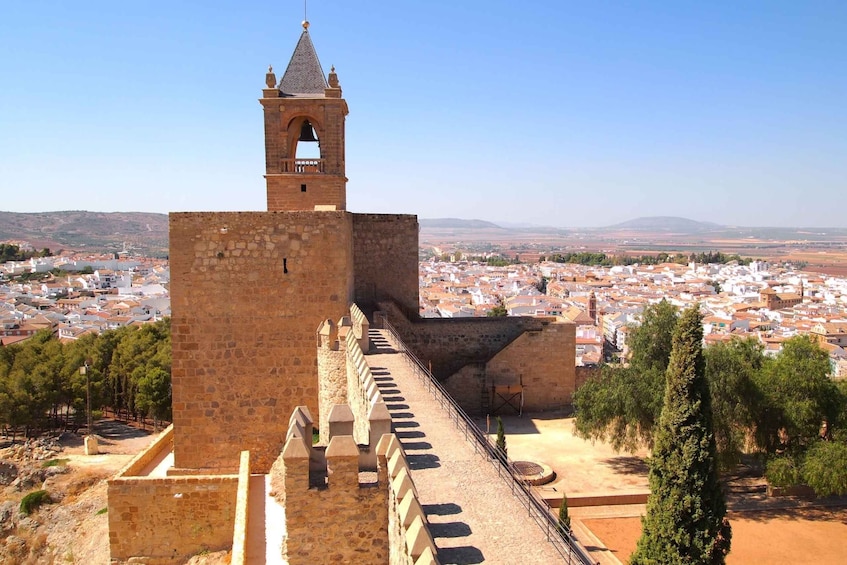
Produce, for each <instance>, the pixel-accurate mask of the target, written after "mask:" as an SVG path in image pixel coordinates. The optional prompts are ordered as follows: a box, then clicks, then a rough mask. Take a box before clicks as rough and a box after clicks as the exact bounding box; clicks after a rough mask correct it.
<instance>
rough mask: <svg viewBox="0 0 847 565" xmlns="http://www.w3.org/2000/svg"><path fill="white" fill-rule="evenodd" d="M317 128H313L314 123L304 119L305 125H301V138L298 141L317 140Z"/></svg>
mask: <svg viewBox="0 0 847 565" xmlns="http://www.w3.org/2000/svg"><path fill="white" fill-rule="evenodd" d="M317 140H318V138H317V137H315V130H314V129H312V124H310V123H309V120H303V125H302V126H300V139H299V140H298V141H317Z"/></svg>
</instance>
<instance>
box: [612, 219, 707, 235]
mask: <svg viewBox="0 0 847 565" xmlns="http://www.w3.org/2000/svg"><path fill="white" fill-rule="evenodd" d="M721 227H723V226H721V225H720V224H715V223H713V222H698V221H695V220H689V219H688V218H678V217H676V216H649V217H645V218H635V219H634V220H629V221H627V222H622V223H620V224H615V225H612V226H608V227H607V228H606V229H609V230H635V231H650V232H657V231H669V232H680V233H696V232H701V231H709V230H715V229H720V228H721Z"/></svg>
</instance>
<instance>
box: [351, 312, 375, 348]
mask: <svg viewBox="0 0 847 565" xmlns="http://www.w3.org/2000/svg"><path fill="white" fill-rule="evenodd" d="M350 319H351V320H352V322H353V333H354V334H355V335H356V339H357V340H358V342H359V347H360V348H361V349H362V351H363V352H365V353H367V352H368V351H370V350H371V339H370V336H369V335H368V332H369V331H370V329H371V324H370V322H369V321H368V318H367V317H366V316H365V313H364V312H362V310H361V309H360V308H359V307H358V306H357V305H356V303H353V304H351V305H350Z"/></svg>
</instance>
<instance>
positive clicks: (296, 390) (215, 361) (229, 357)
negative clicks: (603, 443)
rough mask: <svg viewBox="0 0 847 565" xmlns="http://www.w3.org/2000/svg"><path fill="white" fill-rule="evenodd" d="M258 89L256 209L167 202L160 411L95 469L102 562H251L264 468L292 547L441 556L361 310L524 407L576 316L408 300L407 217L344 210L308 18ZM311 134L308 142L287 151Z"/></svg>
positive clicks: (466, 395)
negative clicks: (166, 367) (166, 388)
mask: <svg viewBox="0 0 847 565" xmlns="http://www.w3.org/2000/svg"><path fill="white" fill-rule="evenodd" d="M260 103H261V105H262V108H263V111H264V124H265V169H266V170H265V178H266V181H267V208H268V209H267V211H266V212H189V213H173V214H171V215H170V266H171V280H172V283H171V301H172V312H173V316H172V322H171V326H172V346H173V364H172V383H173V426H172V427H171V428H169V429H168V431H167V432H166V433H165V434H163V435H162V436H161V437H160V438H158V439H157V441H156V442H155V443H154V444H153V445H152V446H151V447H150V448H149V449H148V450H147V451H145V452H143V453H141V454H140V455H139V456H138V457H137V458H136V459H135V460H133V462H131V463H130V464H129V466H128V467H126V468H125V469H124V470H123V471H122V472H121V473H120V474H119V475H118V476H117V477H116V478H115V479H112V480H111V481H110V482H109V528H110V533H109V535H110V545H111V552H112V559H113V561H115V562H126V561H129V560H130V559H132V558H143V561H142V562H144V563H149V564H155V563H181V562H184V561H185V560H186V559H187V557H188V556H190V555H192V554H194V553H197V552H199V551H203V550H211V551H214V550H220V549H228V550H231V551H232V555H233V557H232V563H243V562H246V561H245V559H246V558H245V546H246V541H245V540H246V536H247V533H246V532H247V530H248V516H249V512H248V506H249V504H251V502H250V501H251V500H252V498H251V497H252V496H253V495H251V489H252V488H254V486H253V485H255V484H256V483H255V481H254V478H256V477H259V478H260V480H264V479H262V478H261V477H265V478H267V479H268V481H269V484H270V485H271V490H272V492H271V495H272V496H273V497H274V498H275V499H276V500H277V501H278V502H279V503H280V504H281V505H282V506H284V512H285V530H286V534H285V537H284V541H283V540H280V547H281V548H282V551H284V552H285V553H286V555H287V559H288V560H289V562H290V563H292V564H294V563H322V562H355V563H416V564H417V563H437V562H438V561H437V550H436V546H435V544H434V542H433V539H432V536H431V535H430V534H429V532H428V530H427V525H426V524H427V522H426V516H425V515H424V513H423V511H422V510H421V506H420V504H419V503H418V502H417V498H416V490H415V486H414V482H413V479H414V476H413V475H414V473H413V472H412V471H410V470H409V468H408V465H407V464H406V462H405V455H404V452H403V448H402V444H401V442H400V441H399V440H398V439H397V438H396V437H395V436H394V435H393V434H392V422H391V416H390V415H389V413H388V411H387V410H386V407H385V403H384V402H383V401H382V398H381V396H380V393H379V390H378V388H377V386H376V384H375V382H374V379H373V376H372V375H371V374H370V371H369V369H368V366H367V363H365V361H364V356H365V355H366V354H367V353H368V351H369V349H370V347H371V346H370V341H369V339H368V329H369V327H370V324H371V321H369V319H368V314H372V313H373V312H375V311H379V312H380V313H381V314H380V315H381V318H383V319H386V320H389V321H390V322H391V324H392V325H393V326H394V327H395V328H396V329H397V331H398V332H399V333H400V334H401V335H402V337H403V339H404V341H405V342H406V343H407V344H408V346H409V347H410V348H411V349H413V350H414V351H415V352H416V353H417V355H418V356H419V357H420V358H421V359H422V360H425V361H426V362H428V363H430V364H431V366H432V371H433V373H434V374H435V375H436V377H437V378H438V379H439V380H440V381H441V382H442V384H443V385H444V386H445V388H446V389H447V390H448V391H449V392H450V393H451V394H452V395H453V396H454V397H455V398H456V399H457V401H458V402H459V403H460V404H461V405H462V406H463V407H464V408H465V409H466V411H468V412H469V413H471V414H484V413H487V412H488V411H489V410H490V409H491V407H492V403H494V402H495V400H496V399H497V398H501V397H502V398H506V397H507V396H508V395H513V394H514V391H520V394H521V395H522V406H523V409H524V410H527V411H533V410H535V411H537V410H548V409H555V408H561V407H562V406H563V405H566V404H568V403H570V401H571V395H572V394H573V391H574V387H575V331H574V326H573V324H569V323H558V322H555V321H553V320H551V319H541V318H487V319H470V320H468V319H465V320H423V319H420V318H419V317H418V315H417V312H418V308H419V299H418V222H417V217H416V216H412V215H394V214H390V215H389V214H359V213H352V212H349V211H347V210H346V201H347V199H346V183H347V178H346V176H345V131H344V128H345V119H346V116H347V113H348V108H347V103H346V101H345V100H344V98H342V90H341V86H340V83H339V79H338V76H337V74H336V73H335V69H334V68H333V69H332V70H331V71H330V73H329V75H328V77H327V75H325V74H324V72H323V70H322V68H321V65H320V62H319V60H318V57H317V54H316V52H315V49H314V46H313V44H312V41H311V39H310V36H309V31H308V24H307V23H305V22H304V30H303V32H302V34H301V36H300V39H299V41H298V43H297V46H296V48H295V50H294V53H293V55H292V57H291V61H290V63H289V65H288V67H287V69H286V71H285V73H284V74H283V76H282V78H281V80H279V82H277V78H276V75H275V74H274V72H273V70H272V69H269V70H268V73H267V75H266V88H264V89H263V90H262V98H261V99H260ZM312 138H314V139H315V140H317V143H318V144H319V149H320V156H319V157H316V158H312V157H310V158H305V157H302V156H301V157H298V146H300V147H301V149H302V146H301V144H304V143H309V142H310V141H309V140H310V139H312ZM313 428H316V429H319V430H320V434H319V438H320V440H319V442H318V443H317V445H315V446H313V445H312V443H313V442H312V439H313V438H312V431H313ZM171 449H172V459H170V458H169V457H171V455H169V453H170V452H171ZM329 508H331V509H332V511H331V512H328V511H327V509H329ZM342 524H343V526H342ZM269 543H270V540H269ZM329 551H333V552H336V555H335V556H334V557H333V558H330V557H328V556H327V553H326V552H329ZM277 557H279V556H277ZM348 559H349V560H350V561H345V560H348ZM239 560H240V561H239ZM269 562H270V561H269Z"/></svg>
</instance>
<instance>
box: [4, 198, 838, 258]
mask: <svg viewBox="0 0 847 565" xmlns="http://www.w3.org/2000/svg"><path fill="white" fill-rule="evenodd" d="M418 221H419V223H420V226H421V232H422V233H423V234H427V233H428V234H430V235H431V236H434V237H442V238H443V237H467V238H470V239H472V240H476V241H493V240H498V241H503V240H510V239H512V238H514V239H516V240H517V239H520V240H522V241H527V240H532V239H536V236H538V237H537V239H539V240H541V239H548V238H549V237H550V236H556V237H571V236H572V235H577V234H583V235H585V234H594V235H595V236H601V237H610V238H621V237H622V238H629V237H637V238H642V237H649V235H648V234H650V233H652V234H656V235H659V234H667V235H671V236H677V235H678V236H680V237H685V236H692V237H695V238H699V237H703V236H705V237H708V238H716V237H717V238H728V239H748V238H762V239H788V240H794V239H797V240H804V241H834V239H833V238H843V237H847V229H844V228H767V227H761V228H749V227H740V226H721V225H719V224H715V223H712V222H698V221H694V220H690V219H687V218H678V217H672V216H654V217H644V218H636V219H634V220H630V221H628V222H623V223H620V224H615V225H612V226H607V227H599V228H555V227H544V226H533V225H527V224H519V223H511V222H503V223H502V224H497V223H494V222H489V221H485V220H463V219H459V218H420V219H419V220H418ZM503 224H505V225H503ZM621 232H624V233H621ZM630 232H643V235H640V234H638V235H637V236H633V235H628V234H629V233H630ZM701 234H702V235H701ZM10 240H11V241H26V242H28V243H30V244H31V245H32V246H33V247H35V248H36V249H43V248H45V247H47V248H49V249H51V250H52V251H54V252H55V251H58V250H61V249H73V250H75V251H87V250H90V251H92V252H118V251H121V250H123V249H127V250H129V251H134V252H138V253H141V254H144V255H148V256H153V257H164V256H167V255H168V216H167V214H152V213H146V212H87V211H83V210H71V211H64V212H38V213H17V212H0V242H2V241H10Z"/></svg>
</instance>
